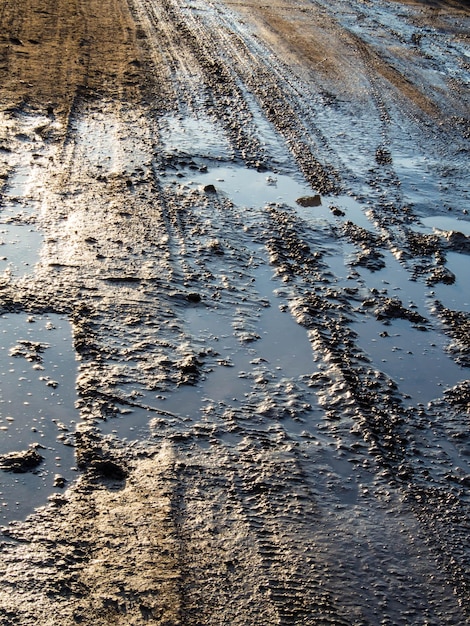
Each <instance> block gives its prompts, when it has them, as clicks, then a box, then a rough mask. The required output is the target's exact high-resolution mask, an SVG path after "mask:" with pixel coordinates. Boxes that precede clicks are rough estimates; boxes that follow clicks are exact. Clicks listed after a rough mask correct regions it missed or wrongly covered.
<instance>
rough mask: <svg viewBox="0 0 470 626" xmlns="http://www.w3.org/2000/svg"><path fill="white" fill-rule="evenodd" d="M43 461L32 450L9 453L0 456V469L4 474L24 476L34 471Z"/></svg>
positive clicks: (41, 457) (42, 458)
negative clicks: (11, 473)
mask: <svg viewBox="0 0 470 626" xmlns="http://www.w3.org/2000/svg"><path fill="white" fill-rule="evenodd" d="M43 460H44V457H43V456H41V455H40V454H39V453H38V452H36V450H33V449H29V450H22V451H19V452H9V453H8V454H2V455H0V469H2V470H4V471H5V472H14V473H15V474H24V473H25V472H29V471H31V470H33V469H35V468H36V467H37V466H38V465H39V464H40V463H41V462H42V461H43Z"/></svg>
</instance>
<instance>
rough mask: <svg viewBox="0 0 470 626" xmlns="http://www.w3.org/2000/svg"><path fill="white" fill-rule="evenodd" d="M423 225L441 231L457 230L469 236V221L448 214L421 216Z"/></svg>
mask: <svg viewBox="0 0 470 626" xmlns="http://www.w3.org/2000/svg"><path fill="white" fill-rule="evenodd" d="M421 222H422V224H423V226H425V227H426V228H433V229H436V230H442V231H457V232H459V233H463V234H464V235H467V237H470V221H468V220H463V219H459V218H458V217H450V216H448V215H434V216H431V217H423V218H421Z"/></svg>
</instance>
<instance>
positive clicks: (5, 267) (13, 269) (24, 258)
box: [0, 224, 43, 277]
mask: <svg viewBox="0 0 470 626" xmlns="http://www.w3.org/2000/svg"><path fill="white" fill-rule="evenodd" d="M42 244H43V236H42V233H40V232H39V231H38V230H36V228H35V227H34V226H32V225H30V224H0V272H5V271H8V272H10V273H11V274H13V275H14V276H17V277H21V276H25V275H26V274H30V273H31V272H32V271H33V268H34V265H35V264H36V263H37V261H38V259H39V250H40V249H41V246H42Z"/></svg>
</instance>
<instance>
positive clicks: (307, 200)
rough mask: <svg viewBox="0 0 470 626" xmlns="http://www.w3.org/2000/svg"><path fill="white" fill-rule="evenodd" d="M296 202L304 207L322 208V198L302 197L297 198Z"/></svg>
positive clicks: (317, 196)
mask: <svg viewBox="0 0 470 626" xmlns="http://www.w3.org/2000/svg"><path fill="white" fill-rule="evenodd" d="M296 202H297V204H299V205H300V206H303V207H313V206H321V196H319V195H316V196H302V197H301V198H297V200H296Z"/></svg>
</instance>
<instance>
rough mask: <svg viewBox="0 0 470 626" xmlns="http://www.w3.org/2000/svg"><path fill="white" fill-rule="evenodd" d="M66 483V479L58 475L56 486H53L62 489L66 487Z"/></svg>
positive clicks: (55, 479)
mask: <svg viewBox="0 0 470 626" xmlns="http://www.w3.org/2000/svg"><path fill="white" fill-rule="evenodd" d="M66 482H67V481H66V479H65V478H64V477H63V476H61V475H60V474H56V475H55V476H54V485H53V486H54V487H60V488H62V487H65V483H66Z"/></svg>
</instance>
